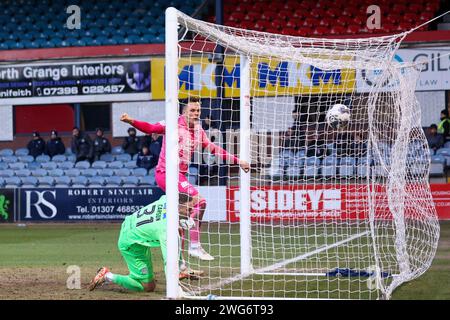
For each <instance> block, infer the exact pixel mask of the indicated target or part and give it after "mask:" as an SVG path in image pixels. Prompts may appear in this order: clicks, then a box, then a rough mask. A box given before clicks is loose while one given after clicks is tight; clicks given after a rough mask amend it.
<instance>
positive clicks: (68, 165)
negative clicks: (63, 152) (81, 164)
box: [58, 161, 75, 170]
mask: <svg viewBox="0 0 450 320" xmlns="http://www.w3.org/2000/svg"><path fill="white" fill-rule="evenodd" d="M74 166H75V163H74V162H71V161H64V162H58V168H59V169H63V170H69V169H72V168H73V167H74Z"/></svg>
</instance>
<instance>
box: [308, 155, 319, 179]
mask: <svg viewBox="0 0 450 320" xmlns="http://www.w3.org/2000/svg"><path fill="white" fill-rule="evenodd" d="M319 168H320V159H319V158H317V157H314V156H313V157H307V158H306V161H305V171H304V175H305V177H306V178H315V177H317V176H318V175H319Z"/></svg>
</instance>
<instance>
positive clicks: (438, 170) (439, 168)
mask: <svg viewBox="0 0 450 320" xmlns="http://www.w3.org/2000/svg"><path fill="white" fill-rule="evenodd" d="M446 163H447V160H446V159H445V157H444V156H442V155H433V156H431V164H430V176H443V175H444V173H445V166H446Z"/></svg>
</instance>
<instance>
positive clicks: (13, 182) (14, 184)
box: [5, 177, 22, 189]
mask: <svg viewBox="0 0 450 320" xmlns="http://www.w3.org/2000/svg"><path fill="white" fill-rule="evenodd" d="M21 186H22V180H21V179H20V178H19V177H8V178H5V188H7V189H8V188H20V187H21Z"/></svg>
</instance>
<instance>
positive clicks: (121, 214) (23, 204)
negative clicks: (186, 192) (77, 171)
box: [19, 187, 163, 222]
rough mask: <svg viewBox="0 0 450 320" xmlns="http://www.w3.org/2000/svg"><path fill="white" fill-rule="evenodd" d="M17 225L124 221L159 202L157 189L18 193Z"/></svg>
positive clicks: (41, 190)
mask: <svg viewBox="0 0 450 320" xmlns="http://www.w3.org/2000/svg"><path fill="white" fill-rule="evenodd" d="M19 192H20V209H19V213H20V221H21V222H26V221H100V220H109V221H111V220H119V221H121V220H123V219H124V218H125V217H126V216H127V215H130V214H132V213H133V212H135V211H137V210H139V209H141V208H142V207H144V206H146V205H148V204H150V203H152V202H154V201H156V200H158V199H159V198H160V197H161V195H163V192H162V190H161V189H159V188H156V187H154V188H54V189H42V188H40V189H20V191H19Z"/></svg>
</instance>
